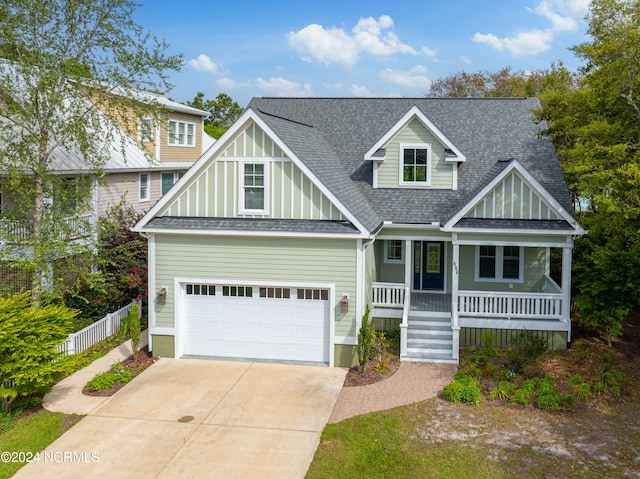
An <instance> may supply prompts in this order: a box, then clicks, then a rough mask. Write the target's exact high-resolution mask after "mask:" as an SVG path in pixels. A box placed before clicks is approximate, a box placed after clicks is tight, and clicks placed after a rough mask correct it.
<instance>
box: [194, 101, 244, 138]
mask: <svg viewBox="0 0 640 479" xmlns="http://www.w3.org/2000/svg"><path fill="white" fill-rule="evenodd" d="M187 105H189V106H192V107H194V108H199V109H200V110H205V111H208V112H209V117H208V118H207V119H206V120H205V121H204V131H206V132H207V133H208V134H209V135H211V136H212V137H214V138H216V139H217V138H220V137H221V136H222V134H223V133H224V132H225V131H227V130H228V129H229V127H230V126H231V125H233V123H234V122H235V121H236V120H237V119H238V118H240V115H242V112H243V109H242V108H241V107H240V105H239V104H238V102H236V101H233V99H232V98H231V97H230V96H229V95H227V94H226V93H220V94H218V96H216V97H215V99H213V100H207V99H205V97H204V93H202V92H201V91H199V92H198V93H196V96H195V97H193V100H191V101H188V102H187Z"/></svg>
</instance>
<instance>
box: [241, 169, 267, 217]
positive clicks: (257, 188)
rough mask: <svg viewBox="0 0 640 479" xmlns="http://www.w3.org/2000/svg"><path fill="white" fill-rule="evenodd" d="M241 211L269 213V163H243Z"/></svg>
mask: <svg viewBox="0 0 640 479" xmlns="http://www.w3.org/2000/svg"><path fill="white" fill-rule="evenodd" d="M241 168H242V169H241V172H242V177H241V182H240V186H241V187H240V194H241V197H240V212H241V213H249V214H251V213H255V214H266V213H267V191H266V190H267V171H268V168H267V164H266V163H243V164H242V165H241Z"/></svg>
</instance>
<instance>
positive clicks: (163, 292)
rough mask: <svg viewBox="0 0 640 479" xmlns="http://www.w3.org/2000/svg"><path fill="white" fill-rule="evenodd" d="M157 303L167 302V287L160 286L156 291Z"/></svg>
mask: <svg viewBox="0 0 640 479" xmlns="http://www.w3.org/2000/svg"><path fill="white" fill-rule="evenodd" d="M157 301H158V304H165V303H166V302H167V288H162V289H160V291H158V293H157Z"/></svg>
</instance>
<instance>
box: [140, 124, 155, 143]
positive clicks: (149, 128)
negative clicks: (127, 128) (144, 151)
mask: <svg viewBox="0 0 640 479" xmlns="http://www.w3.org/2000/svg"><path fill="white" fill-rule="evenodd" d="M153 137H154V135H153V118H140V119H139V120H138V141H142V142H149V141H153Z"/></svg>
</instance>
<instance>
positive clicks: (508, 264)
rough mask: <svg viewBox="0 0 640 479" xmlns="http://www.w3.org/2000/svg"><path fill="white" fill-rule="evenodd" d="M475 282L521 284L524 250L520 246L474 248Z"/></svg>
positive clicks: (483, 246) (482, 246) (481, 246)
mask: <svg viewBox="0 0 640 479" xmlns="http://www.w3.org/2000/svg"><path fill="white" fill-rule="evenodd" d="M475 269H476V271H475V280H476V281H483V282H484V281H486V282H500V283H522V282H523V281H524V248H522V247H520V246H495V245H477V246H476V268H475Z"/></svg>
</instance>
